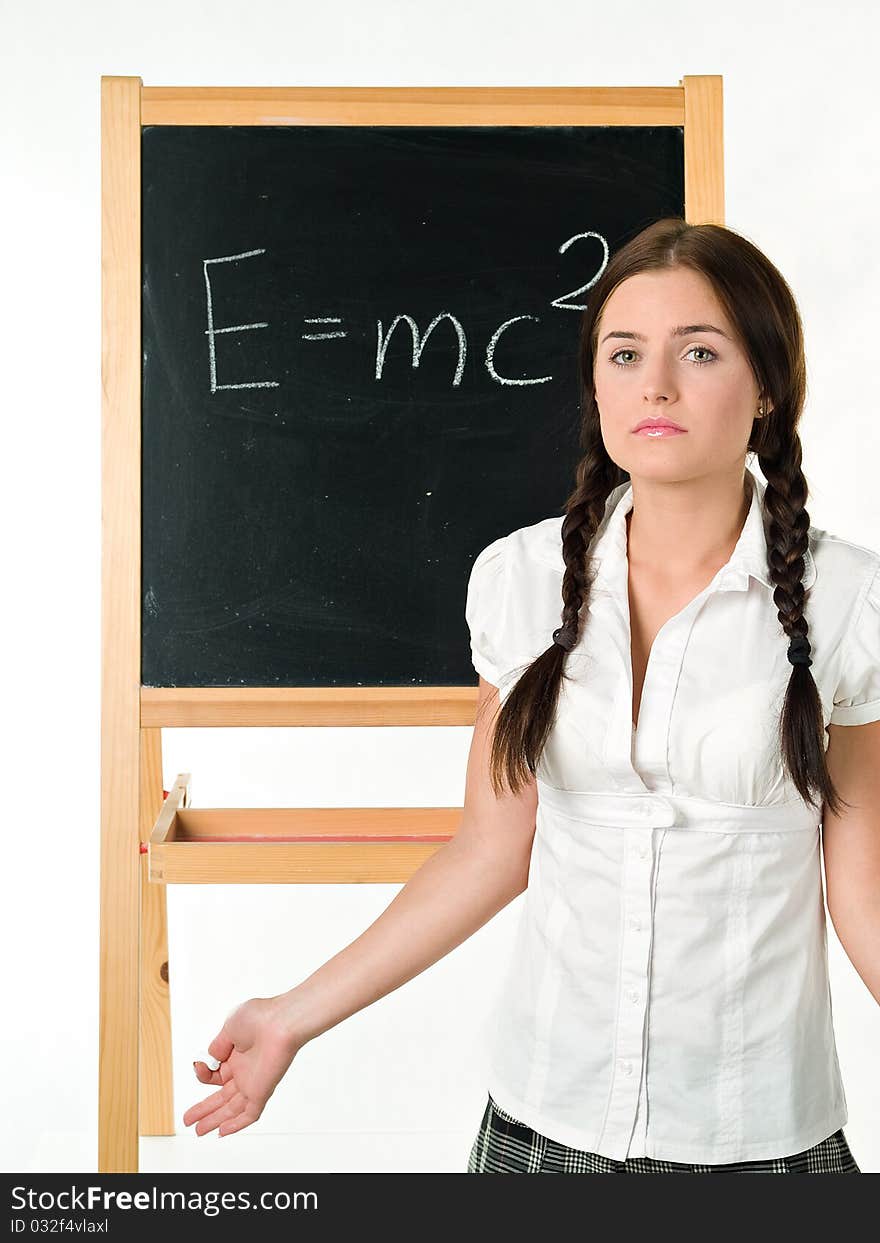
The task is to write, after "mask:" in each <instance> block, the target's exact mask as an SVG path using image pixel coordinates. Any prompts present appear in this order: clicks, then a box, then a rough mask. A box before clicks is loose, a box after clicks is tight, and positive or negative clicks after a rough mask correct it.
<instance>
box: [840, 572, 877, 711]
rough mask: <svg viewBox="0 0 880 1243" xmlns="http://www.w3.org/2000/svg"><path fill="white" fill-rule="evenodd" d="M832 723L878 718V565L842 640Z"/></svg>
mask: <svg viewBox="0 0 880 1243" xmlns="http://www.w3.org/2000/svg"><path fill="white" fill-rule="evenodd" d="M842 661H843V666H842V674H841V679H840V684H839V685H838V687H837V690H836V692H835V694H834V707H833V708H832V710H831V716H830V718H829V720H830V723H831V724H832V725H865V724H867V722H868V721H880V566H878V567H877V569H875V571H874V575H873V578H872V579H871V580H870V582H869V584H868V589H867V591H866V592H865V594H864V596H863V597H862V602H861V604H857V605H856V609H855V613H854V620H853V623H852V625H851V626H850V629H849V630H848V632H847V635H846V638H845V639H844V643H843V652H842Z"/></svg>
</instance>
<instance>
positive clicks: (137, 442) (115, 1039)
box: [98, 75, 724, 1173]
mask: <svg viewBox="0 0 880 1243" xmlns="http://www.w3.org/2000/svg"><path fill="white" fill-rule="evenodd" d="M303 124H306V125H476V124H479V125H505V124H507V125H511V124H516V125H656V126H662V125H671V126H683V127H684V139H685V214H686V218H687V219H688V220H689V221H692V222H694V223H697V222H700V223H707V222H709V223H717V224H722V223H723V210H724V166H723V129H722V79H721V77H720V75H704V76H690V77H684V78H682V79H681V82H680V84H679V85H678V86H675V87H598V88H593V87H559V88H556V87H534V88H533V87H509V88H508V87H500V88H499V87H426V88H416V87H412V88H411V87H393V88H392V87H389V88H386V87H346V88H342V87H307V88H296V89H294V88H291V89H287V88H274V87H229V88H227V87H165V86H163V87H149V86H148V87H145V86H144V85H143V82H142V81H141V79H140V78H138V77H112V76H105V77H102V79H101V223H102V246H101V271H102V382H103V404H102V515H103V517H102V614H101V624H102V691H101V696H102V698H101V705H102V713H101V944H100V1034H99V1066H98V1075H99V1098H98V1171H99V1172H102V1173H103V1172H110V1173H122V1172H137V1170H138V1137H139V1135H173V1134H174V1132H175V1128H174V1118H173V1093H172V1079H171V1017H170V994H169V977H168V934H167V922H166V903H165V887H164V886H165V884H168V883H173V882H185V883H190V884H192V883H202V884H224V883H225V884H234V883H259V882H271V883H276V884H277V883H279V882H285V881H286V882H291V883H295V882H297V881H300V882H302V881H307V882H309V883H314V882H315V881H333V882H336V883H338V882H340V881H353V882H357V881H361V882H373V881H399V882H403V881H405V880H407V879H408V878H409V876H411V875H412V873H413V872H414V871H415V870H416V869H417V868H418V867H420V866H421V864H422V863H423V862H424V861H425V859H427V858H428V857H429V856H430V855H431V854H432V853H433V852H434V851H435V850H437V849H439V846H440V845H441V844H442V843H443V842H445V841H448V840H449V838H450V837H451V836H452V835H453V834H454V833H455V831H456V827H457V823H458V819H459V816H460V812H461V809H460V808H363V809H362V808H343V809H325V808H272V809H268V810H265V809H264V810H257V809H249V808H223V809H217V808H208V809H203V810H200V811H196V810H193V809H191V808H189V790H190V778H189V774H186V773H184V774H181V775H180V776H178V778H177V780H176V781H175V782H174V783H173V788H172V789H171V790H170V791H169V792H167V798H166V797H165V793H166V792H165V791H163V788H162V728H163V726H166V727H172V726H220V727H222V726H242V725H253V726H265V725H287V726H290V725H336V726H339V725H470V724H473V721H474V715H475V710H476V700H477V691H476V688H475V687H470V686H463V687H452V688H449V687H437V688H433V687H427V688H426V687H418V688H406V687H403V688H400V689H394V688H392V689H382V688H380V689H375V688H364V687H351V688H348V687H343V688H329V689H315V688H305V689H297V688H284V687H282V688H278V687H274V688H266V689H262V688H243V689H240V690H238V689H225V688H224V689H214V688H208V689H192V688H187V687H174V688H169V689H162V688H160V689H155V688H151V687H143V686H141V683H140V657H141V652H140V646H141V630H140V623H141V598H140V596H141V564H140V546H141V545H140V540H141V232H140V229H141V173H140V169H141V127H142V126H144V125H303Z"/></svg>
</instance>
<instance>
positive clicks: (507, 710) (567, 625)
mask: <svg viewBox="0 0 880 1243" xmlns="http://www.w3.org/2000/svg"><path fill="white" fill-rule="evenodd" d="M620 474H621V471H620V469H619V467H618V466H617V465H616V464H615V463H614V462H613V461H612V460H611V458H610V457H609V456H608V454H607V452H606V450H605V446H604V444H603V443H602V441H601V440H599V441H597V442H595V443H594V444H593V445H592V447H591V448H589V449H588V450H587V452H586V453H585V454H584V456H583V457H582V458H581V460H580V462H579V463H578V466H577V470H576V473H575V478H576V484H575V488H574V490H573V491H572V493H571V494H570V496H569V497H568V499H567V500H566V502H565V518H564V519H563V522H562V556H563V560H564V561H565V573H564V575H563V578H562V618H561V625H560V626H559V627H558V628H557V629H556V630H554V631H553V641H552V643H551V644H550V646H549V647H548V648H547V650H546V651H545V652H543V653H542V654H541V655H540V656H539V657H538V658H537V659H536V660H534V661H533V662H532V663H531V664H530V665H529V666H528V668H527V669H526V670H525V672H524V673H523V674H522V675H521V676H520V677H519V679H518V681H517V682H516V685H515V686H514V688H513V690H512V691H511V692H510V694H509V696H508V697H507V700H506V702H505V703H504V706H503V708H502V709H501V711H500V714H499V716H498V721H497V724H496V727H495V734H494V737H493V741H492V755H491V760H490V771H491V775H492V783H493V786H494V788H495V791H496V793H500V791H501V788H502V785H503V783H505V782H506V783H507V785H508V786H509V787H510V790H511V792H512V793H513V794H516V793H518V792H519V790H520V788H521V787H522V784H523V783H524V782H525V781H527V780H528V777H529V774H531V775H532V776H534V774H535V771H536V769H537V765H538V759H539V758H540V755H541V751H542V750H543V748H544V744H545V742H546V740H547V735H548V734H549V732H550V729H551V727H552V725H553V722H554V719H555V716H556V708H557V704H558V702H559V691H560V687H561V684H562V678H563V674H564V666H565V657H566V655H567V654H568V652H570V651H571V649H572V648H573V647H574V645H575V644H576V643H577V640H578V636H579V634H580V629H581V624H582V621H583V617H584V616H585V615H586V611H587V609H586V608H585V606H586V605H588V603H589V598H590V586H591V583H592V577H591V575H590V573H589V570H588V566H587V550H588V548H589V547H590V543H591V542H592V539H593V536H594V535H595V534H596V531H597V530H598V529H599V525H600V523H601V521H602V518H603V517H604V514H605V502H606V500H607V499H608V496H609V494H610V493H611V491H612V489H613V488H614V487H616V486H617V483H618V482H619V476H620Z"/></svg>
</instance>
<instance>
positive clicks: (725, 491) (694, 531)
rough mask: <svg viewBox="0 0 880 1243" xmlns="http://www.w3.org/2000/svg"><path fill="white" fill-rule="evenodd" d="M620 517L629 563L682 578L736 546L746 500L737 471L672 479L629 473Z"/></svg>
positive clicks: (714, 564)
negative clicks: (628, 501)
mask: <svg viewBox="0 0 880 1243" xmlns="http://www.w3.org/2000/svg"><path fill="white" fill-rule="evenodd" d="M632 487H633V508H632V510H631V511H630V512H629V513H628V514H627V516H626V527H627V557H628V559H629V564H630V568H631V569H634V570H640V571H643V572H649V573H652V574H654V575H661V576H662V577H663V578H664V579H679V580H681V579H683V578H689V577H691V576H693V575H699V574H703V573H705V572H706V571H709V570H711V571H712V572H713V573H714V571H715V570H717V569H719V568H720V567H721V566H722V565H724V564H725V563H726V562H727V561H728V560H729V559H730V556H731V554H732V552H733V550H734V548H735V547H736V542H737V540H738V539H739V537H740V535H741V533H742V529H743V526H744V525H745V521H746V518H747V516H748V512H749V506H750V505H751V489H750V484H749V482H748V481H747V480H746V479H745V477H744V475H743V473H742V472H741V471H739V472H730V473H728V474H726V475H717V474H715V475H707V476H701V477H700V478H698V479H686V480H681V481H676V482H675V483H667V482H665V481H663V482H660V481H657V480H655V479H642V478H635V479H633V481H632Z"/></svg>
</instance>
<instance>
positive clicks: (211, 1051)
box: [205, 1005, 241, 1070]
mask: <svg viewBox="0 0 880 1243" xmlns="http://www.w3.org/2000/svg"><path fill="white" fill-rule="evenodd" d="M240 1009H241V1006H240V1005H238V1006H234V1007H233V1008H232V1009H231V1010H230V1011H229V1013H228V1014H227V1016H226V1018H225V1019H224V1020H223V1026H222V1027H221V1028H220V1031H219V1032H218V1034H217V1035H216V1036H215V1037H214V1039H213V1040H212V1041H211V1043H210V1044H209V1045H208V1055H209V1056H208V1057H206V1058H205V1064H206V1066H207V1067H208V1069H209V1070H217V1069H218V1068H219V1066H220V1063H221V1062H225V1061H226V1059H227V1058H228V1057H229V1055H230V1053H231V1052H232V1050H233V1049H234V1048H235V1041H234V1040H233V1039H232V1035H231V1032H230V1027H231V1020H232V1019H233V1018H234V1017H235V1015H236V1014H237V1013H238V1011H239V1010H240Z"/></svg>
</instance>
